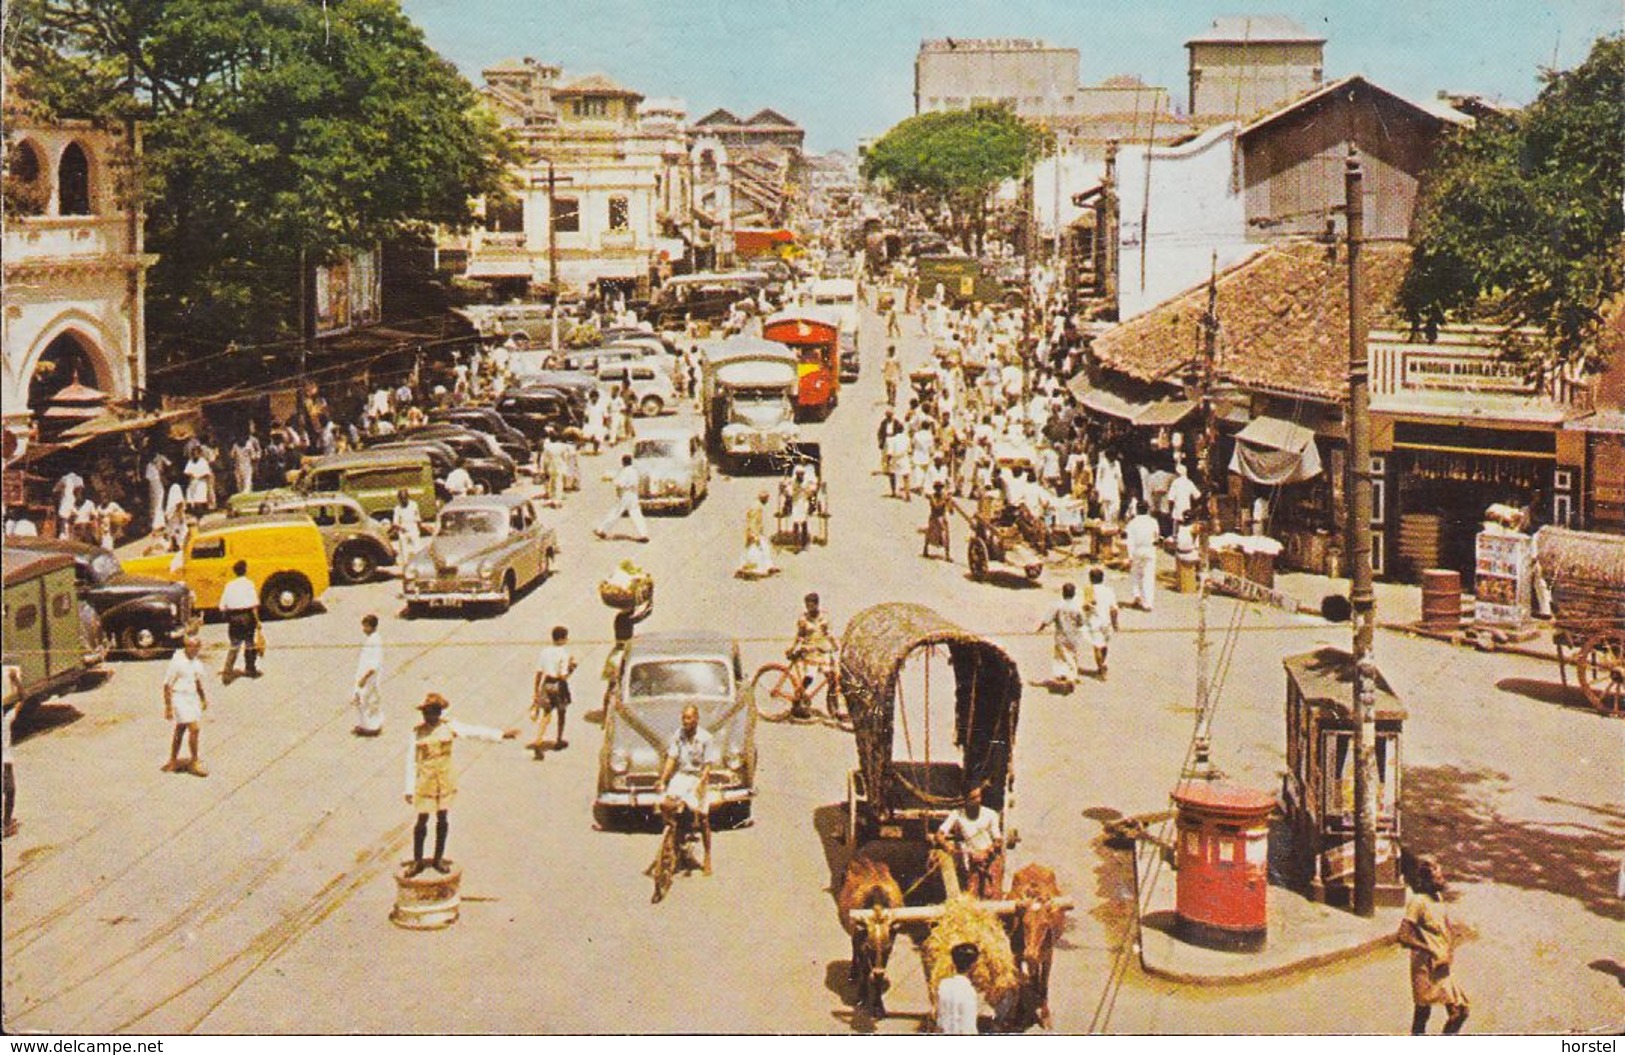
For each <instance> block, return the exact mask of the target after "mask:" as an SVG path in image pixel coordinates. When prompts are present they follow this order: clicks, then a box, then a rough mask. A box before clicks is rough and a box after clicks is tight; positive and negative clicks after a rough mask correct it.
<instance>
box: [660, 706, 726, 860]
mask: <svg viewBox="0 0 1625 1055" xmlns="http://www.w3.org/2000/svg"><path fill="white" fill-rule="evenodd" d="M682 721H683V724H682V727H681V728H680V729H678V730H677V733H676V734H675V735H674V736H673V737H672V738H671V743H669V744H667V745H666V758H665V761H664V762H662V763H661V766H660V786H659V791H660V812H661V815H662V816H663V817H665V818H666V820H667V823H670V822H671V821H672V819H673V818H674V817H675V816H676V812H677V810H678V808H679V807H683V806H686V807H688V808H689V809H690V810H692V811H694V817H695V820H697V821H698V822H699V825H700V839H701V841H702V844H703V845H704V847H705V862H704V864H703V865H702V870H703V871H704V872H705V874H706V875H710V874H711V789H710V783H709V782H710V779H711V767H712V766H714V765H716V764H717V761H718V758H717V745H716V742H715V741H714V740H713V739H712V737H711V732H710V730H708V729H706V728H705V727H703V726H702V725H700V709H699V708H698V707H696V706H694V705H693V704H692V703H691V704H689V705H688V706H687V707H684V708H683V718H682Z"/></svg>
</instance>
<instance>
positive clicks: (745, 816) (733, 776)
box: [593, 630, 756, 827]
mask: <svg viewBox="0 0 1625 1055" xmlns="http://www.w3.org/2000/svg"><path fill="white" fill-rule="evenodd" d="M689 704H693V705H695V706H696V707H698V708H699V711H700V725H701V726H702V727H703V728H705V729H706V730H707V731H709V732H710V734H711V736H712V738H713V740H714V741H715V744H716V749H717V758H718V762H717V764H716V765H714V766H713V767H712V769H711V801H712V804H713V805H712V821H713V823H718V824H721V823H724V822H729V823H744V822H746V821H748V820H749V818H750V811H751V801H752V799H754V798H755V795H756V708H755V707H754V706H753V705H752V701H751V690H750V685H749V683H748V682H746V680H745V677H744V673H743V669H742V668H741V666H740V662H739V645H738V644H737V643H736V642H734V640H733V639H732V638H729V637H727V636H725V635H722V634H718V633H715V632H712V631H706V630H691V631H678V632H675V633H652V634H639V635H638V636H637V637H635V638H633V640H632V643H631V646H630V647H629V648H628V649H627V651H626V655H625V657H624V658H623V659H622V660H621V669H620V671H619V672H618V674H617V676H616V678H615V680H614V681H613V682H612V683H611V685H610V690H609V697H608V699H607V700H606V702H605V707H604V743H603V746H602V747H601V748H600V749H599V752H598V793H597V795H596V796H595V797H594V799H593V818H594V819H595V820H596V821H597V822H598V823H599V825H600V826H602V827H608V826H609V825H610V824H611V822H612V821H614V820H617V819H630V818H631V816H633V815H641V816H642V817H643V818H645V819H648V818H650V817H652V816H653V814H654V813H655V811H656V809H657V808H658V806H659V802H660V793H659V792H658V791H657V790H656V788H657V786H658V784H659V782H660V767H661V762H662V760H663V759H664V757H665V753H666V747H667V745H668V744H669V743H670V742H671V738H672V737H673V736H674V735H676V733H677V730H678V729H679V728H681V726H682V716H683V709H684V708H685V707H687V706H688V705H689Z"/></svg>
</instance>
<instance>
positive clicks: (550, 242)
mask: <svg viewBox="0 0 1625 1055" xmlns="http://www.w3.org/2000/svg"><path fill="white" fill-rule="evenodd" d="M546 162H547V285H548V289H549V290H550V291H551V292H552V295H553V310H552V311H551V312H550V313H549V314H550V315H551V316H552V336H551V339H550V342H549V347H550V348H551V349H552V350H553V352H554V354H557V353H558V350H559V225H558V219H559V217H558V205H557V196H558V185H559V184H560V183H569V182H571V177H569V176H564V177H562V178H561V177H560V176H559V175H558V173H557V172H556V171H555V170H554V168H553V159H552V158H547V159H546ZM531 186H532V187H534V186H536V184H535V183H534V182H532V183H531ZM580 215H581V214H580V212H579V211H578V212H577V213H576V217H577V221H576V222H577V223H580Z"/></svg>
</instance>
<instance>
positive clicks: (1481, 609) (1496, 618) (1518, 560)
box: [1473, 531, 1534, 626]
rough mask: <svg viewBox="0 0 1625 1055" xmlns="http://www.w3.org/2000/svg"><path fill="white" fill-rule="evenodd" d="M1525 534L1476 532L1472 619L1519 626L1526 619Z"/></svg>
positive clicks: (1527, 540) (1528, 549)
mask: <svg viewBox="0 0 1625 1055" xmlns="http://www.w3.org/2000/svg"><path fill="white" fill-rule="evenodd" d="M1533 546H1534V543H1533V541H1532V540H1531V539H1530V538H1529V536H1528V535H1520V534H1514V533H1510V532H1491V531H1484V532H1480V533H1479V536H1478V560H1477V564H1476V566H1475V568H1474V570H1473V594H1474V597H1475V600H1474V602H1473V619H1474V620H1475V621H1476V622H1479V623H1487V624H1489V625H1491V626H1522V625H1524V624H1525V623H1527V622H1528V621H1529V592H1530V591H1529V585H1530V584H1529V558H1530V554H1531V551H1532V549H1533Z"/></svg>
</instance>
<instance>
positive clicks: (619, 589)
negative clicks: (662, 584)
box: [598, 575, 655, 611]
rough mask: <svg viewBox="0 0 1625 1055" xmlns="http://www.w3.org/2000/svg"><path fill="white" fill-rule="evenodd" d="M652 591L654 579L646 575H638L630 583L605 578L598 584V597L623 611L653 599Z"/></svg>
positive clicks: (653, 589)
mask: <svg viewBox="0 0 1625 1055" xmlns="http://www.w3.org/2000/svg"><path fill="white" fill-rule="evenodd" d="M654 592H655V581H654V579H653V578H652V577H650V576H648V575H640V576H638V577H637V578H635V579H633V580H632V581H631V582H630V583H626V582H612V581H610V580H609V579H605V580H604V581H603V582H600V583H599V584H598V599H599V600H600V601H603V602H604V603H605V604H606V605H608V606H609V607H611V608H619V609H622V610H623V611H624V610H628V609H632V608H636V607H638V605H640V604H646V603H648V602H649V601H651V600H653V599H654Z"/></svg>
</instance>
